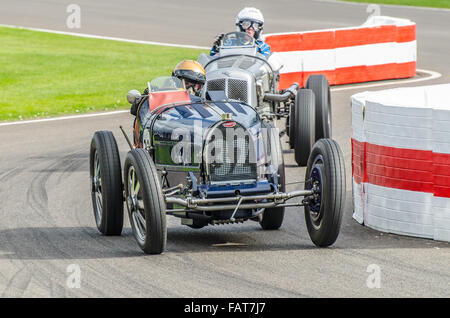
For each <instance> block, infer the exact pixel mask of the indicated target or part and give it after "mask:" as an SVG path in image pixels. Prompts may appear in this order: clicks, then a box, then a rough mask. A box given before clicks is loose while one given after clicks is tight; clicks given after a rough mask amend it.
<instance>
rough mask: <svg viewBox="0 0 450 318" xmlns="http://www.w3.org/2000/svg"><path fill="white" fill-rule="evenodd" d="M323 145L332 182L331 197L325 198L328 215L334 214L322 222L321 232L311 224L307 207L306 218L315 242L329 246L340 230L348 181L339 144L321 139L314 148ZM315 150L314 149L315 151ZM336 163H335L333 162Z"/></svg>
mask: <svg viewBox="0 0 450 318" xmlns="http://www.w3.org/2000/svg"><path fill="white" fill-rule="evenodd" d="M316 147H321V148H322V150H324V153H325V155H324V161H328V164H325V171H326V174H327V175H328V178H327V182H329V183H330V185H329V187H328V190H329V192H331V193H329V195H330V197H328V198H325V200H326V201H325V202H326V203H327V207H328V211H327V214H328V215H330V214H331V215H333V218H332V219H331V221H329V219H328V221H325V222H323V223H322V226H323V227H322V228H321V229H320V232H319V231H317V230H315V229H314V228H313V227H312V225H311V224H310V220H309V218H308V215H307V213H308V212H309V211H307V210H306V208H305V220H306V224H307V227H308V232H309V234H310V237H311V240H312V241H313V243H314V244H315V245H317V246H320V247H327V246H330V245H332V244H333V243H334V242H335V241H336V239H337V237H338V235H339V231H340V227H341V222H342V216H343V213H344V209H345V195H346V181H345V164H344V157H343V155H342V151H341V149H340V147H339V145H338V144H337V143H336V142H335V141H334V140H332V139H321V140H319V141H318V142H317V143H316V145H315V146H314V148H316ZM314 152H315V151H314V150H313V153H314ZM313 160H314V156H313V155H312V156H311V157H310V159H309V162H308V169H307V172H306V173H307V174H306V175H307V176H308V175H309V172H310V167H311V165H312V161H313ZM332 163H334V164H332Z"/></svg>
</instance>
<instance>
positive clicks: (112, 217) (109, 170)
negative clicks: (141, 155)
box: [89, 131, 123, 235]
mask: <svg viewBox="0 0 450 318" xmlns="http://www.w3.org/2000/svg"><path fill="white" fill-rule="evenodd" d="M89 166H90V168H89V170H90V177H91V196H92V205H93V208H94V217H95V223H96V225H97V228H98V230H99V231H100V232H101V233H102V234H104V235H120V234H121V233H122V228H123V193H122V178H121V172H120V156H119V150H118V148H117V143H116V140H115V138H114V135H113V134H112V132H110V131H97V132H96V133H95V134H94V137H93V138H92V142H91V149H90V156H89Z"/></svg>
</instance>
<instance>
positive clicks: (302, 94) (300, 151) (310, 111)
mask: <svg viewBox="0 0 450 318" xmlns="http://www.w3.org/2000/svg"><path fill="white" fill-rule="evenodd" d="M295 101H296V105H295V125H294V130H295V139H294V146H295V147H294V149H295V161H296V162H297V164H298V165H299V166H301V167H304V166H306V164H307V162H308V158H309V154H310V153H311V148H312V146H313V145H314V141H315V127H316V126H315V115H314V114H315V113H314V107H315V105H314V103H315V101H314V93H313V91H312V90H310V89H299V90H298V92H297V98H296V100H295Z"/></svg>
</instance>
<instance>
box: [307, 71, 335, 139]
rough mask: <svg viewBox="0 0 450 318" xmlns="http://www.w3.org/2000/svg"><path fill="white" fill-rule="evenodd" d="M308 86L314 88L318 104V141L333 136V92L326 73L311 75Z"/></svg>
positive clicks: (316, 103)
mask: <svg viewBox="0 0 450 318" xmlns="http://www.w3.org/2000/svg"><path fill="white" fill-rule="evenodd" d="M306 88H308V89H310V90H312V91H313V92H314V96H315V106H316V130H315V131H316V141H317V140H319V139H321V138H331V94H330V84H329V83H328V80H327V78H326V77H325V76H324V75H321V74H319V75H311V76H309V77H308V80H307V81H306Z"/></svg>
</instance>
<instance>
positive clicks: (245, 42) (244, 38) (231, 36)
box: [221, 32, 255, 48]
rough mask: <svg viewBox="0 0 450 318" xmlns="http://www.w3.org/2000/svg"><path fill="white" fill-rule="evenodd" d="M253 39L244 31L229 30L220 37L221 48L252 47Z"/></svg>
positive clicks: (253, 44)
mask: <svg viewBox="0 0 450 318" xmlns="http://www.w3.org/2000/svg"><path fill="white" fill-rule="evenodd" d="M254 46H255V39H254V38H253V37H251V36H250V35H248V34H247V33H244V32H230V33H227V34H225V35H224V36H223V38H222V45H221V47H222V48H230V47H254Z"/></svg>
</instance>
